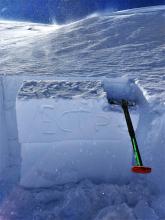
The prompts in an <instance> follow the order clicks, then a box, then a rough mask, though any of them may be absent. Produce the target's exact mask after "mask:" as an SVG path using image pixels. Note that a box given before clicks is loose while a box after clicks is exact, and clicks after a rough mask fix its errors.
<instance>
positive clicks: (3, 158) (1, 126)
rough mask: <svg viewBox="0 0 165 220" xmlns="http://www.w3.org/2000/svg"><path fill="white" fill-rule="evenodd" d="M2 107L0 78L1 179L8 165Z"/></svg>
mask: <svg viewBox="0 0 165 220" xmlns="http://www.w3.org/2000/svg"><path fill="white" fill-rule="evenodd" d="M4 108H5V107H4V90H3V79H2V78H0V179H3V180H4V178H5V176H4V175H5V171H6V169H7V167H8V138H7V128H6V116H5V109H4Z"/></svg>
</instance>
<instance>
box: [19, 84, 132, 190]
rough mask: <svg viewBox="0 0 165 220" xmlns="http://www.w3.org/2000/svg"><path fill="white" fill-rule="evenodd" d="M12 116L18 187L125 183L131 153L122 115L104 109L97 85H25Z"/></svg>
mask: <svg viewBox="0 0 165 220" xmlns="http://www.w3.org/2000/svg"><path fill="white" fill-rule="evenodd" d="M16 112H17V123H18V134H19V135H18V136H19V142H20V144H21V156H22V164H21V185H23V186H25V187H49V186H52V185H55V184H56V185H58V184H65V183H69V182H77V181H80V180H81V179H84V178H90V179H92V180H94V181H99V180H101V181H102V180H104V181H110V182H112V183H114V182H116V181H117V182H119V181H121V182H125V181H127V180H128V178H129V176H130V168H131V160H132V149H131V147H129V146H130V139H129V136H128V132H127V128H126V124H125V121H124V116H123V114H122V113H121V112H120V111H113V110H112V109H110V108H109V105H108V102H107V98H106V93H105V92H104V89H103V87H102V83H101V82H100V81H72V82H71V81H26V82H24V83H23V85H22V87H21V89H20V91H19V93H18V96H17V101H16Z"/></svg>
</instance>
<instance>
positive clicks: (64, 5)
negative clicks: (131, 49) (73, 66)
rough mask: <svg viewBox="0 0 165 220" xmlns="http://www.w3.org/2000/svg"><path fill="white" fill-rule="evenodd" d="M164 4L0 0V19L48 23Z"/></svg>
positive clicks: (154, 0)
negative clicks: (109, 11)
mask: <svg viewBox="0 0 165 220" xmlns="http://www.w3.org/2000/svg"><path fill="white" fill-rule="evenodd" d="M160 4H165V0H0V17H1V18H8V19H13V20H27V21H34V22H42V23H49V22H51V21H52V20H54V19H55V20H56V21H57V22H58V23H64V22H67V21H68V20H69V21H71V20H77V19H80V18H82V17H84V16H86V15H89V14H91V13H93V12H96V11H101V10H105V9H110V8H113V9H115V10H122V9H129V8H134V7H145V6H152V5H160Z"/></svg>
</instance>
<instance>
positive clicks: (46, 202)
mask: <svg viewBox="0 0 165 220" xmlns="http://www.w3.org/2000/svg"><path fill="white" fill-rule="evenodd" d="M164 26H165V7H164V6H160V7H150V8H144V9H133V10H126V11H121V12H116V13H111V14H102V15H99V14H95V15H92V16H90V17H87V18H86V19H83V20H81V21H78V22H75V23H72V24H68V25H65V26H56V25H54V26H49V25H39V24H31V23H22V22H9V21H1V22H0V31H1V36H0V58H1V59H0V64H1V68H0V75H1V78H0V82H1V84H0V90H1V93H0V112H1V116H4V117H1V118H0V122H1V124H0V146H1V148H0V150H1V152H2V154H3V155H2V154H1V161H2V160H3V162H1V168H0V171H1V173H2V175H1V179H2V178H3V179H4V178H5V179H6V181H7V184H10V183H11V181H12V183H13V182H15V183H16V182H17V181H18V180H19V176H20V170H21V161H20V152H21V146H20V143H19V140H18V131H17V122H16V107H15V103H16V96H17V93H18V90H19V88H20V86H21V85H22V82H23V81H24V80H54V79H56V80H61V79H65V80H71V79H72V80H75V79H76V80H81V79H83V80H84V79H88V80H89V79H99V80H104V79H106V78H109V80H110V81H111V80H112V79H113V78H116V77H122V78H123V76H124V78H125V76H126V78H130V79H131V80H135V83H136V84H137V85H138V87H139V88H140V89H141V93H138V92H137V93H136V94H137V100H138V99H139V100H143V102H141V103H140V104H141V106H142V108H141V110H140V113H139V114H140V115H141V117H139V122H138V126H137V137H138V142H139V146H140V149H141V153H142V155H143V158H144V163H145V164H146V165H149V166H152V168H153V173H152V174H151V175H149V176H139V175H132V178H131V180H129V181H128V182H127V183H126V184H121V183H117V184H113V185H112V184H110V183H104V182H102V183H98V184H96V183H94V182H91V181H90V180H82V181H80V182H79V183H67V184H66V185H64V186H58V187H51V188H49V189H38V190H24V189H23V188H21V187H19V186H18V185H16V184H14V185H13V186H12V188H11V187H7V185H4V184H3V182H2V184H1V189H4V190H2V192H1V201H2V202H1V208H0V217H1V219H8V220H12V219H14V220H17V219H25V220H30V219H57V220H68V219H70V220H81V219H82V220H88V219H90V220H91V219H95V220H98V219H100V220H109V219H116V220H118V219H121V220H125V219H131V220H133V219H139V220H140V219H142V220H143V219H146V220H148V219H150V220H155V219H165V212H164V204H165V195H164V184H165V178H164V176H163V175H162V174H163V173H164V172H165V170H164V169H165V168H164V161H165V156H164V155H165V152H164V151H165V150H164V149H165V148H164V144H165V137H164V130H165V73H164V67H165V56H164V55H165V29H164ZM127 86H129V84H127ZM127 86H124V87H123V89H124V91H125V89H126V88H127ZM110 88H112V87H110ZM118 88H119V89H121V86H118ZM113 91H114V90H113V89H112V90H111V92H113ZM116 91H117V90H115V94H116ZM122 92H123V90H122V89H121V91H120V92H119V93H118V94H117V95H121V94H122ZM141 94H142V96H143V97H145V98H144V99H141ZM128 95H129V93H128ZM2 134H3V135H2ZM5 158H6V159H5ZM6 170H7V172H6ZM5 174H8V175H5ZM160 192H161V194H160ZM5 195H6V196H5Z"/></svg>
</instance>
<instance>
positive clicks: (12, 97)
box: [0, 76, 165, 191]
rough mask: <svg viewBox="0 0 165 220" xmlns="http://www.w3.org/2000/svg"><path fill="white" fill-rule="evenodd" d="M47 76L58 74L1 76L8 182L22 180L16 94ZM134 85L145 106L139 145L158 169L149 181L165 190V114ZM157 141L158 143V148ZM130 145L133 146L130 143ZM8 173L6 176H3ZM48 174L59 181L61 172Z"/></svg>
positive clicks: (0, 137) (2, 139) (3, 149)
mask: <svg viewBox="0 0 165 220" xmlns="http://www.w3.org/2000/svg"><path fill="white" fill-rule="evenodd" d="M45 78H46V80H47V79H48V80H52V79H54V77H43V76H37V77H35V76H30V77H29V76H14V77H13V76H2V77H1V78H0V82H1V84H0V85H1V87H0V89H1V93H0V98H1V99H0V114H1V119H0V120H1V124H0V131H1V134H0V146H1V148H0V150H1V152H2V153H1V168H0V172H1V179H5V178H6V179H7V181H10V182H11V181H15V182H18V181H19V180H20V176H21V167H22V158H21V149H22V144H19V141H18V131H17V122H16V96H17V93H18V91H19V88H20V87H21V85H22V83H23V81H24V80H41V79H42V80H44V79H45ZM122 81H123V80H122ZM124 83H126V84H127V83H128V84H127V85H126V87H127V86H128V85H129V86H130V85H131V84H132V85H133V84H134V83H131V82H129V80H127V82H124ZM122 84H123V83H122ZM133 87H134V89H133V90H134V92H135V90H138V91H137V92H136V94H137V98H138V99H139V101H138V102H139V105H141V104H142V106H141V107H140V108H139V113H140V118H139V123H138V125H137V131H136V133H137V138H138V142H139V146H140V149H141V152H142V155H143V161H144V163H145V164H146V165H148V166H152V167H153V170H155V171H156V172H153V173H152V174H151V175H149V176H148V177H147V179H148V181H151V182H153V183H155V184H157V186H158V187H159V188H160V189H161V190H162V191H164V187H162V186H163V185H164V184H165V178H164V176H163V175H162V172H163V173H164V166H163V164H164V157H163V154H161V155H160V151H158V147H157V146H159V148H160V149H161V150H162V151H163V149H164V148H163V143H164V138H163V130H162V129H163V128H164V124H165V120H164V119H165V117H164V115H163V114H162V115H161V116H160V115H159V116H157V114H154V113H153V111H152V110H151V109H148V106H147V105H146V104H144V103H145V102H146V100H145V98H144V97H143V94H142V92H141V91H140V89H139V88H138V86H137V85H134V86H133ZM139 97H143V98H139ZM153 115H154V116H153ZM4 119H5V120H4ZM162 119H163V120H162ZM144 121H145V122H146V123H145V126H144V123H143V122H144ZM159 122H161V123H159ZM155 129H156V130H159V131H160V132H159V135H157V136H156V137H155V138H154V141H152V140H153V138H152V135H153V134H154V133H155ZM148 131H150V132H148ZM2 134H3V135H2ZM160 136H161V137H160ZM143 138H144V139H143ZM160 138H161V141H160ZM162 139H163V140H162ZM154 143H156V147H155V145H154ZM61 144H62V143H61ZM79 144H80V143H79ZM25 145H26V144H25ZM43 145H44V144H43ZM129 146H130V143H129ZM37 147H38V148H39V146H36V149H37ZM105 147H106V144H105ZM52 148H53V147H52ZM73 148H74V146H73ZM75 148H76V147H75ZM87 148H88V146H87ZM25 149H28V147H26V146H25ZM31 149H32V148H31ZM42 149H44V146H42ZM43 151H44V150H43ZM162 151H161V152H162ZM158 152H159V153H158ZM38 153H39V151H38ZM153 154H154V156H153ZM29 157H32V155H29ZM45 163H46V159H45ZM6 170H7V172H6ZM4 173H5V175H3V174H4ZM6 174H8V175H6ZM40 174H41V172H40ZM129 174H130V173H129ZM42 175H43V173H42ZM72 176H73V177H75V181H77V177H76V175H75V172H73V175H72ZM124 176H125V173H124ZM45 177H46V178H49V179H51V180H50V181H54V180H56V177H57V175H51V176H50V175H49V173H46V172H45V173H44V178H45ZM67 178H68V177H67V174H65V178H64V179H67ZM123 178H124V177H123ZM157 178H159V179H160V182H159V183H157V181H156V179H157ZM127 180H128V179H127ZM50 181H49V184H50ZM118 182H119V181H117V183H118ZM35 184H36V183H35ZM44 184H45V183H44Z"/></svg>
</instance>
